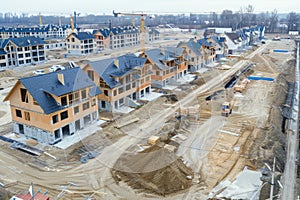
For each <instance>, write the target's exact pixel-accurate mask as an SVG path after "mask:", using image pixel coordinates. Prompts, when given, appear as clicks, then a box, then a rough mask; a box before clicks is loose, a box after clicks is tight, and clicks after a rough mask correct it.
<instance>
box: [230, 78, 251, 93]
mask: <svg viewBox="0 0 300 200" xmlns="http://www.w3.org/2000/svg"><path fill="white" fill-rule="evenodd" d="M249 82H250V81H249V80H248V79H243V80H242V81H241V82H240V83H239V84H236V85H235V86H234V87H233V91H234V92H239V93H243V92H244V90H245V89H246V87H247V84H248V83H249Z"/></svg>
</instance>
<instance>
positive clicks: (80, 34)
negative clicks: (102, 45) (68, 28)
mask: <svg viewBox="0 0 300 200" xmlns="http://www.w3.org/2000/svg"><path fill="white" fill-rule="evenodd" d="M72 35H74V36H75V37H77V38H78V39H79V40H88V39H94V35H93V34H92V33H88V32H78V33H77V34H76V33H72Z"/></svg>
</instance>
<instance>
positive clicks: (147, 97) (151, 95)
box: [141, 92, 164, 101]
mask: <svg viewBox="0 0 300 200" xmlns="http://www.w3.org/2000/svg"><path fill="white" fill-rule="evenodd" d="M162 95H164V94H163V93H158V92H151V93H149V94H146V95H145V96H144V97H142V98H141V100H144V101H153V100H155V99H157V98H158V97H160V96H162Z"/></svg>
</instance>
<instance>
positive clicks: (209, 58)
mask: <svg viewBox="0 0 300 200" xmlns="http://www.w3.org/2000/svg"><path fill="white" fill-rule="evenodd" d="M197 42H198V44H200V45H201V46H202V54H203V63H204V65H209V64H211V63H213V62H214V61H215V60H216V43H215V42H213V41H212V40H210V39H208V38H202V39H199V40H198V41H197Z"/></svg>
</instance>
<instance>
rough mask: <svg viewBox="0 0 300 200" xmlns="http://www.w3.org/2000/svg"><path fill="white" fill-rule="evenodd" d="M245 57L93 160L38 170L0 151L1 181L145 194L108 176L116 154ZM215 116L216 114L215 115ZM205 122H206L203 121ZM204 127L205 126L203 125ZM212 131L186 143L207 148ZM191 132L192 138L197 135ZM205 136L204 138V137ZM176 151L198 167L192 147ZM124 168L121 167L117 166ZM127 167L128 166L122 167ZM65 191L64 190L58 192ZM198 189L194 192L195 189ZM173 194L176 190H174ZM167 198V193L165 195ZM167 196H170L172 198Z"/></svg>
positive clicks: (74, 194)
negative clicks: (117, 182) (118, 183)
mask: <svg viewBox="0 0 300 200" xmlns="http://www.w3.org/2000/svg"><path fill="white" fill-rule="evenodd" d="M264 48H265V46H262V47H261V48H259V49H258V50H256V51H255V52H253V53H252V54H251V55H249V56H248V58H251V57H253V56H254V55H255V54H256V53H260V52H262V51H263V50H264ZM245 64H247V62H246V61H244V60H242V61H240V62H238V63H237V64H236V65H234V67H233V68H232V69H230V70H228V71H226V72H224V73H222V74H219V75H217V76H216V77H214V78H213V79H211V80H209V81H208V82H207V83H206V84H205V85H203V86H201V87H199V88H197V89H196V90H195V91H193V92H192V93H189V94H187V95H186V97H184V98H183V99H182V100H181V101H179V102H177V103H175V104H173V105H172V106H170V107H168V108H167V109H165V110H162V111H161V112H158V113H157V114H153V115H151V119H149V120H145V121H143V122H142V123H139V124H138V125H136V126H138V128H134V129H131V130H126V136H125V137H122V138H121V139H120V140H118V141H117V142H116V143H114V144H112V145H109V146H107V147H106V148H104V150H103V151H102V152H101V154H100V155H99V156H98V157H97V158H96V159H93V160H90V161H89V162H88V163H86V164H82V165H79V166H77V165H68V166H65V167H63V168H62V169H49V172H47V171H39V170H37V169H35V168H32V167H31V166H28V165H24V163H26V160H21V161H20V160H17V159H15V158H13V157H11V156H9V155H7V154H5V153H1V154H0V160H2V161H3V162H4V163H5V165H1V167H0V176H1V179H2V180H4V181H3V182H4V183H5V184H9V183H11V186H10V187H12V188H13V190H14V191H18V190H21V189H24V188H26V187H27V186H28V185H29V183H30V182H34V184H36V185H37V186H38V187H40V188H44V189H47V190H48V191H49V194H50V195H51V196H53V197H57V196H58V195H59V194H61V195H59V196H62V199H70V198H73V199H82V197H84V196H86V195H93V197H94V198H96V199H120V198H126V199H141V198H145V195H144V194H137V193H136V192H135V191H133V190H132V189H130V188H128V186H127V185H126V184H122V183H121V184H120V185H117V184H116V183H115V181H114V180H113V179H112V177H111V173H110V169H111V168H112V167H113V166H114V164H115V162H116V161H117V160H118V158H119V157H120V156H121V155H122V154H123V153H124V152H127V153H131V152H128V148H129V147H130V146H132V145H135V144H137V143H139V142H140V141H141V140H145V138H147V137H148V136H149V134H153V133H155V131H157V130H158V129H160V127H161V126H162V125H163V124H164V122H165V121H164V120H166V119H168V118H169V117H170V116H172V115H174V113H175V112H176V110H178V108H179V106H188V105H189V104H190V103H191V102H192V101H193V100H194V99H195V98H196V97H197V95H199V94H200V93H203V92H205V91H208V90H211V89H212V88H214V87H218V86H219V85H222V84H223V82H224V80H225V78H226V77H228V76H230V75H232V74H234V73H235V72H236V71H238V70H239V69H241V68H242V67H243V66H244V65H245ZM215 119H219V118H215ZM218 121H219V122H220V123H219V124H214V126H213V129H214V130H217V129H219V127H220V126H222V120H218ZM207 123H208V124H209V122H207ZM204 128H205V126H204ZM213 132H214V131H212V132H209V133H206V134H203V135H201V137H200V138H202V139H204V141H200V139H197V140H193V139H189V140H188V142H187V144H185V145H186V146H189V147H193V145H197V146H198V147H199V148H202V147H203V148H205V149H206V148H207V147H205V145H207V144H208V143H205V141H208V140H209V138H211V137H214V134H213ZM199 133H200V131H199V132H197V133H195V135H194V138H197V136H198V135H197V134H199ZM205 138H206V140H205ZM181 148H182V149H181V150H180V152H182V153H183V154H187V155H186V157H189V158H190V162H191V163H194V167H195V168H197V169H198V168H200V165H198V164H196V162H197V159H198V158H199V157H198V155H197V156H196V157H195V154H197V153H196V152H195V151H194V150H193V149H192V148H189V149H190V150H191V151H190V152H188V151H187V150H186V149H184V147H181ZM161 167H162V166H160V165H157V166H154V169H155V168H161ZM120 170H124V169H120ZM126 170H130V169H126ZM61 191H65V194H64V195H62V194H63V193H64V192H63V193H60V192H61ZM190 191H192V192H187V193H186V194H178V196H172V198H186V199H191V198H192V197H195V194H197V193H198V194H199V192H201V189H199V188H198V187H192V188H191V189H190ZM197 191H198V192H197ZM174 195H176V194H174ZM151 198H154V199H155V198H157V196H152V197H151V195H150V196H149V199H151ZM169 198H171V197H169ZM172 198H171V199H172Z"/></svg>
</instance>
